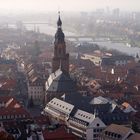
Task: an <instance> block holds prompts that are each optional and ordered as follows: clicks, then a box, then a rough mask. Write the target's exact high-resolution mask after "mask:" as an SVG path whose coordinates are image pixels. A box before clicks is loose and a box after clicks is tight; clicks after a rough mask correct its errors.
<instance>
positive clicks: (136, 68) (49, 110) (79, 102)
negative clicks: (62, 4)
mask: <svg viewBox="0 0 140 140" xmlns="http://www.w3.org/2000/svg"><path fill="white" fill-rule="evenodd" d="M35 45H38V43H37V42H36V43H35ZM36 47H38V46H36ZM27 48H28V47H27V46H24V49H25V50H24V49H23V50H22V49H21V48H19V50H15V51H13V49H11V50H10V48H8V50H7V51H5V54H3V56H4V57H6V56H7V53H8V56H10V54H11V55H12V58H13V60H11V59H10V58H11V57H8V58H9V59H5V58H4V57H3V58H0V140H1V138H2V140H4V139H5V140H6V139H11V140H14V139H15V140H80V139H86V140H139V139H140V134H139V133H138V132H140V109H139V107H140V102H139V99H140V95H139V93H140V59H139V56H138V55H137V56H136V58H134V57H132V56H127V55H113V54H110V53H107V52H101V51H95V52H93V53H92V54H84V53H83V54H80V53H79V54H78V56H77V57H76V59H74V60H73V63H72V64H71V61H70V58H69V53H67V52H66V43H65V35H64V33H63V31H62V21H61V19H60V15H59V18H58V21H57V32H56V34H55V41H54V54H53V59H52V62H51V57H52V56H51V52H50V51H49V49H48V50H47V51H43V53H42V54H39V51H38V52H34V56H32V55H30V54H28V53H29V52H26V49H27ZM28 49H29V48H28ZM37 49H38V48H37ZM9 50H10V51H9ZM95 59H96V60H95ZM51 63H52V65H51ZM32 112H33V113H32Z"/></svg>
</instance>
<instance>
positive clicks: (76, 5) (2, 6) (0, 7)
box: [0, 0, 140, 12]
mask: <svg viewBox="0 0 140 140" xmlns="http://www.w3.org/2000/svg"><path fill="white" fill-rule="evenodd" d="M106 7H109V8H110V9H113V8H120V9H121V10H122V11H140V1H139V0H133V1H132V0H123V1H122V0H70V1H69V0H51V1H50V0H0V11H7V12H15V11H21V12H23V11H36V12H42V11H58V10H61V11H93V10H95V9H99V8H106Z"/></svg>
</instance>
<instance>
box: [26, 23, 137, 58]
mask: <svg viewBox="0 0 140 140" xmlns="http://www.w3.org/2000/svg"><path fill="white" fill-rule="evenodd" d="M38 27H39V30H40V32H41V33H45V34H48V35H52V36H54V34H55V33H56V30H57V27H53V26H48V25H38ZM26 28H27V29H28V30H34V26H33V25H30V26H29V25H28V26H26ZM64 33H65V36H77V35H76V34H75V33H72V32H69V31H65V30H64ZM85 39H86V37H85ZM79 43H80V42H79ZM92 43H96V44H98V45H99V46H100V47H104V48H107V49H115V50H118V51H120V52H123V53H126V54H128V55H132V56H136V54H137V53H138V54H139V56H140V48H138V47H128V46H127V45H126V44H124V43H114V42H111V41H98V42H92Z"/></svg>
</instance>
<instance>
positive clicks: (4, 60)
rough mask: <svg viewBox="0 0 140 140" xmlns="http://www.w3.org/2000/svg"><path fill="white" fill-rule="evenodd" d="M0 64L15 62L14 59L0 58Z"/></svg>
mask: <svg viewBox="0 0 140 140" xmlns="http://www.w3.org/2000/svg"><path fill="white" fill-rule="evenodd" d="M0 64H14V65H15V64H16V61H15V60H6V59H2V58H0Z"/></svg>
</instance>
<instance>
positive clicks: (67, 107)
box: [47, 98, 74, 114]
mask: <svg viewBox="0 0 140 140" xmlns="http://www.w3.org/2000/svg"><path fill="white" fill-rule="evenodd" d="M47 105H48V106H49V105H51V106H53V107H54V108H56V109H58V110H60V111H62V112H64V113H67V114H70V113H71V111H72V110H73V108H74V105H72V104H69V103H67V102H64V101H62V100H59V99H57V98H53V99H52V100H51V101H50V102H49V103H48V104H47Z"/></svg>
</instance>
